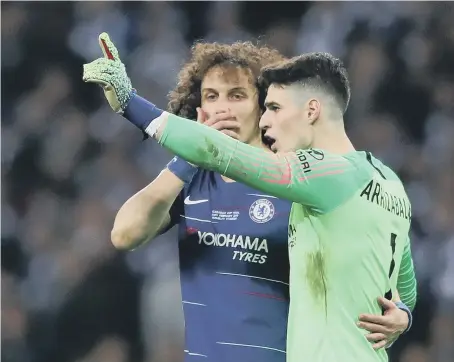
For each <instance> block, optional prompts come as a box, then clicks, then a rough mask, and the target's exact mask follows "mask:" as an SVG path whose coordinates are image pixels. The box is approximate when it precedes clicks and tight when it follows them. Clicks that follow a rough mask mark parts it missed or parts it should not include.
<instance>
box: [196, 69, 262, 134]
mask: <svg viewBox="0 0 454 362" xmlns="http://www.w3.org/2000/svg"><path fill="white" fill-rule="evenodd" d="M201 94H202V109H203V110H204V111H205V112H206V113H207V114H208V117H210V116H212V115H213V114H216V113H223V112H230V114H231V115H232V120H236V121H237V122H238V123H239V127H240V128H239V129H235V130H234V131H235V132H237V134H238V136H239V140H240V141H241V142H244V143H257V142H260V140H261V136H260V129H259V122H258V121H259V117H260V107H259V104H258V93H257V88H256V87H255V85H254V84H253V83H252V81H251V76H250V74H249V72H248V71H247V70H246V69H241V68H236V67H227V68H226V67H219V66H217V67H213V68H211V69H210V70H209V71H208V72H207V73H206V75H205V77H204V78H203V81H202V89H201Z"/></svg>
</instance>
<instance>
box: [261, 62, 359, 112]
mask: <svg viewBox="0 0 454 362" xmlns="http://www.w3.org/2000/svg"><path fill="white" fill-rule="evenodd" d="M271 83H275V84H279V85H290V84H293V83H302V84H305V85H308V86H314V87H318V88H321V89H323V90H324V91H325V92H327V93H330V94H331V95H333V96H334V97H335V99H336V101H337V103H338V105H339V107H340V108H341V109H342V111H343V113H345V111H346V110H347V107H348V104H349V102H350V82H349V80H348V74H347V70H346V69H345V66H344V64H343V62H342V61H341V60H340V59H338V58H336V57H334V56H333V55H331V54H329V53H307V54H303V55H299V56H296V57H294V58H291V59H286V60H284V61H278V62H277V63H275V64H269V65H267V66H265V67H264V68H263V69H262V75H261V77H260V78H259V84H260V85H259V87H261V88H265V89H268V86H269V85H270V84H271Z"/></svg>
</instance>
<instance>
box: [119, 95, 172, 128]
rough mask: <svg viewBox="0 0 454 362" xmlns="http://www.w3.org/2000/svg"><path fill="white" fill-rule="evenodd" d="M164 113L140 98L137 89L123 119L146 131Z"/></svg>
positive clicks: (129, 101) (127, 105) (131, 96)
mask: <svg viewBox="0 0 454 362" xmlns="http://www.w3.org/2000/svg"><path fill="white" fill-rule="evenodd" d="M163 112H164V111H163V110H162V109H159V108H158V107H156V106H155V105H154V104H153V103H151V102H149V101H147V100H146V99H145V98H142V97H141V96H139V95H138V94H137V92H136V90H135V89H133V90H132V91H131V93H130V97H129V100H128V103H127V104H126V107H125V110H124V112H123V117H124V118H126V119H127V120H128V121H129V122H131V123H132V124H133V125H135V126H136V127H137V128H139V129H140V130H142V131H145V130H146V129H147V127H148V126H149V125H150V124H151V122H152V121H153V120H154V119H156V118H158V117H159V116H160V115H161V114H162V113H163Z"/></svg>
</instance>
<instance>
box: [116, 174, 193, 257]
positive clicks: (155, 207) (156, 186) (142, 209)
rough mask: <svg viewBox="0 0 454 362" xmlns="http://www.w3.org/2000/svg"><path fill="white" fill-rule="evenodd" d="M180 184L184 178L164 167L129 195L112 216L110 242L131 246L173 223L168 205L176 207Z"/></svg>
mask: <svg viewBox="0 0 454 362" xmlns="http://www.w3.org/2000/svg"><path fill="white" fill-rule="evenodd" d="M183 186H184V182H183V181H182V180H181V179H179V178H178V177H177V176H175V175H174V174H173V173H172V172H171V171H169V170H168V169H167V168H166V169H164V170H163V171H162V172H161V173H160V174H159V176H158V177H157V178H156V179H155V180H154V181H153V182H151V183H150V184H149V185H147V186H146V187H145V188H143V189H142V190H140V191H139V192H138V193H136V194H135V195H133V196H132V197H131V198H129V199H128V200H127V201H126V202H125V203H124V204H123V205H122V207H121V208H120V210H119V211H118V213H117V215H116V217H115V221H114V225H113V228H112V231H111V240H112V243H113V245H114V246H115V247H116V248H117V249H122V250H133V249H135V248H137V247H139V246H140V245H142V244H144V243H145V242H147V241H150V240H152V239H153V238H155V237H156V236H157V235H159V234H161V233H162V232H163V231H165V230H167V229H168V228H169V226H173V225H172V224H175V223H176V217H175V216H174V215H172V214H175V213H173V212H171V209H172V207H175V208H178V206H177V201H178V200H177V197H178V195H179V194H180V192H181V190H182V189H183ZM172 216H173V217H172Z"/></svg>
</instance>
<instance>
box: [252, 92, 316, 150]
mask: <svg viewBox="0 0 454 362" xmlns="http://www.w3.org/2000/svg"><path fill="white" fill-rule="evenodd" d="M302 103H303V100H301V102H299V100H298V99H297V96H296V94H295V91H294V90H293V89H289V88H288V87H286V86H276V85H274V84H272V85H271V86H270V87H269V88H268V93H267V97H266V99H265V107H266V111H265V113H264V114H263V115H262V117H261V119H260V128H261V130H262V131H264V138H265V140H266V143H267V144H269V145H270V147H271V150H272V151H273V152H288V151H295V150H297V149H300V148H308V147H310V144H311V143H312V137H313V135H312V133H313V130H312V126H311V122H310V121H309V120H308V117H307V110H306V109H305V107H304V106H302V105H301V104H302Z"/></svg>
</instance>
